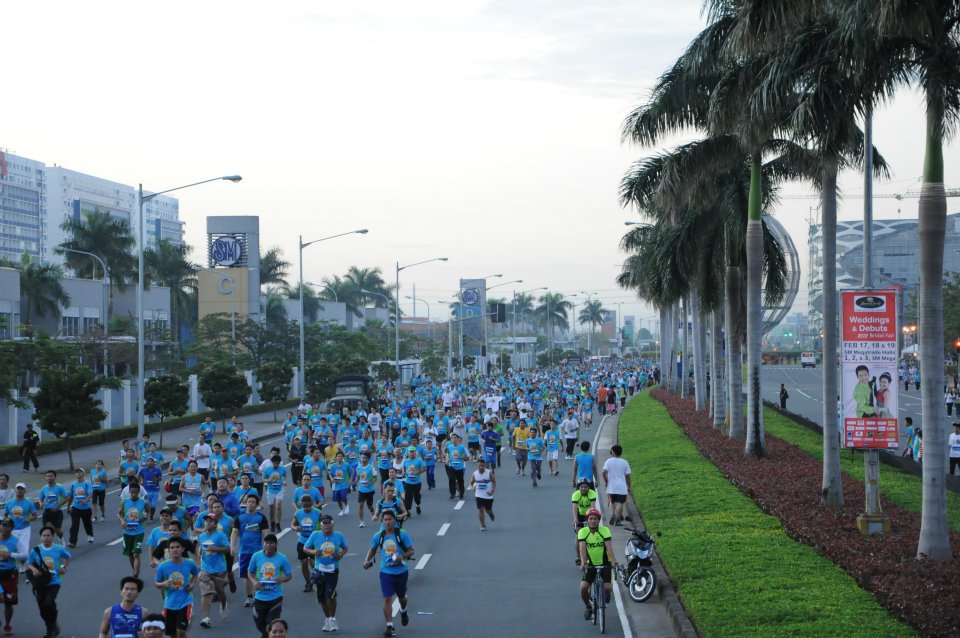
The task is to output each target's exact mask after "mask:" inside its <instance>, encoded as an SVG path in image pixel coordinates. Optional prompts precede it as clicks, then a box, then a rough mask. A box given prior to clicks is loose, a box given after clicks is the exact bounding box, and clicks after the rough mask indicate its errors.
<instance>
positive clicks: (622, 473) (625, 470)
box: [603, 445, 630, 525]
mask: <svg viewBox="0 0 960 638" xmlns="http://www.w3.org/2000/svg"><path fill="white" fill-rule="evenodd" d="M610 453H611V454H612V455H613V456H611V457H610V458H608V459H607V460H606V461H605V462H604V464H603V484H604V486H606V488H607V496H608V497H609V499H610V508H611V510H613V511H612V512H611V514H610V524H611V525H620V524H621V523H623V504H624V503H626V502H627V494H629V493H630V464H629V463H627V462H626V460H624V459H622V458H620V455H621V454H623V448H622V447H620V446H619V445H614V446H613V447H612V448H610Z"/></svg>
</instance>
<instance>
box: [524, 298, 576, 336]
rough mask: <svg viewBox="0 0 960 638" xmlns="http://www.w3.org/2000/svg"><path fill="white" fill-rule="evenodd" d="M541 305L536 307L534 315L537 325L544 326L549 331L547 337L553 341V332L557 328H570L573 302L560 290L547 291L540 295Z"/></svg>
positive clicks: (544, 329)
mask: <svg viewBox="0 0 960 638" xmlns="http://www.w3.org/2000/svg"><path fill="white" fill-rule="evenodd" d="M539 302H540V303H539V305H538V306H537V307H536V308H535V309H534V311H533V315H534V317H535V318H536V321H537V325H538V326H540V327H541V328H543V331H544V332H545V333H547V338H548V339H549V340H550V342H551V343H553V333H554V332H556V330H557V328H559V329H560V330H569V329H570V322H569V316H570V310H571V309H573V304H572V303H571V302H569V301H567V300H566V299H564V298H563V294H561V293H559V292H545V293H544V294H543V295H541V296H540V299H539Z"/></svg>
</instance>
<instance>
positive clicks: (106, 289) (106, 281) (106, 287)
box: [59, 245, 110, 376]
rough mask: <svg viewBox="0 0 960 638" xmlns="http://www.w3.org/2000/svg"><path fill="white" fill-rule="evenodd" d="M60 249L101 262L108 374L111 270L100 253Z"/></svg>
mask: <svg viewBox="0 0 960 638" xmlns="http://www.w3.org/2000/svg"><path fill="white" fill-rule="evenodd" d="M59 248H60V250H62V251H63V252H66V253H77V254H78V255H86V256H87V257H93V258H94V259H96V260H97V261H98V262H100V267H101V268H102V269H103V294H104V297H103V318H102V322H103V376H107V375H108V374H109V373H108V372H107V363H108V362H107V357H108V356H109V353H110V346H109V343H110V317H109V314H110V270H109V269H108V268H107V264H106V263H105V262H104V261H103V259H101V258H100V257H99V256H98V255H95V254H93V253H88V252H87V251H85V250H77V249H76V248H67V247H66V246H63V245H61V246H59Z"/></svg>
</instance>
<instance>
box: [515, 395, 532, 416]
mask: <svg viewBox="0 0 960 638" xmlns="http://www.w3.org/2000/svg"><path fill="white" fill-rule="evenodd" d="M532 409H533V406H531V405H530V402H529V401H527V398H526V397H523V398H521V399H520V402H519V403H518V404H517V410H518V411H519V412H520V418H521V419H525V418H527V415H528V414H530V410H532Z"/></svg>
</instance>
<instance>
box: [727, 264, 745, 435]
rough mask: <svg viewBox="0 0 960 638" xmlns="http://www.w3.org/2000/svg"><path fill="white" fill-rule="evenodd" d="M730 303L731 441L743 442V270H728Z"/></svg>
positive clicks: (729, 412) (729, 418)
mask: <svg viewBox="0 0 960 638" xmlns="http://www.w3.org/2000/svg"><path fill="white" fill-rule="evenodd" d="M725 288H726V303H725V304H724V317H723V323H724V325H725V326H726V328H727V331H726V334H727V393H728V394H727V407H728V409H727V414H728V415H729V416H728V417H727V423H728V424H729V428H730V432H729V434H730V438H731V439H739V440H743V439H744V438H745V437H746V435H747V433H746V427H745V425H744V420H743V370H742V369H741V366H742V362H743V352H742V350H741V343H740V335H739V334H738V331H737V330H736V329H735V328H736V326H737V322H738V321H739V320H741V319H740V268H739V266H731V265H728V266H727V277H726V282H725Z"/></svg>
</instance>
